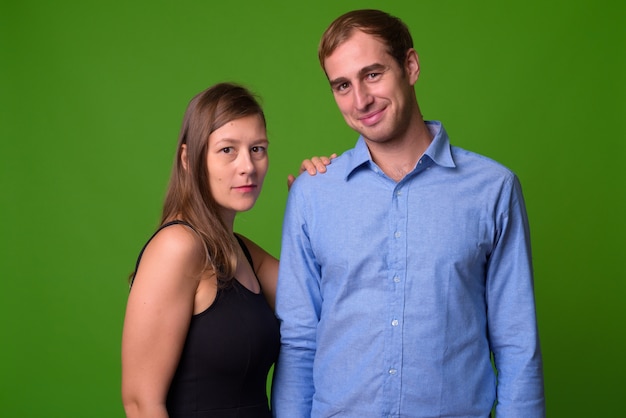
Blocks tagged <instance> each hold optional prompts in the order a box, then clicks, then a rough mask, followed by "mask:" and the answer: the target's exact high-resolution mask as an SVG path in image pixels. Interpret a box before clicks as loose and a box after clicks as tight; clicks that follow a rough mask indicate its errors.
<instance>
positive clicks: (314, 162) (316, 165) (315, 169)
mask: <svg viewBox="0 0 626 418" xmlns="http://www.w3.org/2000/svg"><path fill="white" fill-rule="evenodd" d="M335 158H337V154H335V153H333V154H331V155H330V157H325V156H322V157H311V158H310V159H306V160H304V161H302V164H300V171H299V172H298V175H300V174H302V173H304V172H305V171H306V172H307V173H309V174H310V175H311V176H314V175H316V174H317V173H325V172H326V166H327V165H329V164H330V163H331V161H332V160H333V159H335ZM295 180H296V176H294V175H293V174H289V175H288V176H287V189H288V190H289V189H290V188H291V185H292V184H293V182H294V181H295Z"/></svg>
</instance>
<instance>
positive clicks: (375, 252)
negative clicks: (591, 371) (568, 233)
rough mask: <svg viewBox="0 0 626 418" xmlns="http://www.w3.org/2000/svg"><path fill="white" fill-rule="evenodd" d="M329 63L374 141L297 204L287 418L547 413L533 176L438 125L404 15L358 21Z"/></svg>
mask: <svg viewBox="0 0 626 418" xmlns="http://www.w3.org/2000/svg"><path fill="white" fill-rule="evenodd" d="M319 58H320V63H321V65H322V68H323V69H324V71H325V73H326V76H327V77H328V80H329V82H330V85H331V88H332V91H333V95H334V97H335V100H336V102H337V106H338V107H339V110H340V111H341V113H342V114H343V116H344V118H345V121H346V123H347V124H348V125H349V126H350V127H352V128H353V129H354V130H356V131H357V132H358V133H360V137H359V139H358V142H357V143H356V146H355V147H354V148H353V149H351V150H349V151H347V152H346V153H344V154H343V155H341V156H340V157H338V158H336V159H334V160H333V162H332V164H331V165H330V166H328V167H327V168H328V170H327V172H326V174H324V175H321V176H315V177H310V176H300V177H299V178H298V179H297V180H296V182H295V183H294V185H293V187H292V189H291V191H290V194H289V198H288V203H287V209H286V214H285V221H284V228H283V242H282V253H281V257H280V260H281V263H280V273H279V281H278V295H277V315H278V317H279V318H280V321H281V335H282V348H281V352H280V356H279V360H278V364H277V367H276V371H275V375H274V384H273V395H272V403H273V410H274V413H275V416H277V417H279V418H296V417H314V418H317V417H342V418H343V417H354V418H367V417H481V418H484V417H487V416H489V414H490V412H491V410H492V408H493V406H494V405H496V413H497V417H498V418H506V417H524V418H529V417H542V416H544V415H545V412H544V395H543V374H542V363H541V353H540V348H539V339H538V333H537V325H536V318H535V302H534V295H533V277H532V265H531V252H530V242H529V232H528V223H527V217H526V211H525V208H524V202H523V197H522V192H521V189H520V184H519V182H518V179H517V178H516V176H515V175H514V174H513V173H512V172H511V171H509V170H508V169H507V168H505V167H503V166H502V165H500V164H498V163H496V162H494V161H492V160H489V159H488V158H485V157H482V156H479V155H477V154H474V153H471V152H468V151H465V150H462V149H460V148H457V147H453V146H451V145H450V142H449V138H448V135H447V134H446V131H445V130H444V128H443V126H442V125H441V123H440V122H425V121H424V120H423V118H422V114H421V112H420V108H419V106H418V103H417V99H416V97H415V91H414V88H413V86H414V84H415V82H416V81H417V79H418V76H419V71H420V67H419V61H418V56H417V53H416V52H415V50H414V49H413V41H412V39H411V35H410V33H409V31H408V29H407V28H406V26H405V25H404V24H403V23H402V22H401V21H400V20H399V19H397V18H395V17H392V16H389V15H388V14H386V13H384V12H381V11H375V10H360V11H353V12H349V13H347V14H345V15H343V16H341V17H339V18H338V19H337V20H335V21H334V22H333V23H332V24H331V25H330V27H329V28H328V29H327V30H326V32H325V33H324V35H323V37H322V40H321V43H320V48H319ZM492 359H493V365H494V366H495V369H496V370H497V379H496V372H494V367H493V366H492Z"/></svg>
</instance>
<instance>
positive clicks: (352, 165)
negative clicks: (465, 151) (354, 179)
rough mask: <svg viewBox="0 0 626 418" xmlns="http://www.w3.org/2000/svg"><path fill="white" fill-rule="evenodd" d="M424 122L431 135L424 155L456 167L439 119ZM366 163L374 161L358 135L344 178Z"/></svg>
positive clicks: (446, 134)
mask: <svg viewBox="0 0 626 418" xmlns="http://www.w3.org/2000/svg"><path fill="white" fill-rule="evenodd" d="M425 123H426V127H427V128H428V129H429V130H430V133H431V135H432V136H433V141H432V142H431V143H430V145H429V146H428V148H427V149H426V151H425V152H424V155H425V156H428V157H429V158H430V159H431V160H433V162H434V163H435V164H437V165H440V166H442V167H456V164H454V160H453V159H452V152H451V150H450V138H449V137H448V133H447V132H446V130H445V129H444V127H443V124H442V123H441V122H439V121H425ZM366 164H374V162H373V161H372V156H371V155H370V152H369V149H368V148H367V144H366V143H365V140H364V139H363V136H359V139H358V141H357V142H356V145H355V146H354V150H353V152H352V153H351V155H350V161H349V162H348V164H347V166H346V177H345V178H346V180H347V179H348V177H350V174H352V173H353V172H354V171H355V170H356V169H357V168H359V167H361V166H364V165H366Z"/></svg>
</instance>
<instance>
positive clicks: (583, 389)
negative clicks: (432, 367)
mask: <svg viewBox="0 0 626 418" xmlns="http://www.w3.org/2000/svg"><path fill="white" fill-rule="evenodd" d="M619 3H620V2H614V1H608V0H607V1H604V0H589V1H577V0H570V1H550V0H525V1H516V2H511V3H509V2H502V1H478V2H469V1H468V2H462V1H446V0H424V1H404V2H400V1H333V0H323V1H316V2H297V1H282V2H281V1H273V2H272V1H269V2H268V1H264V2H259V1H249V2H228V1H227V2H221V3H213V2H209V1H204V2H200V1H185V0H183V1H178V2H172V1H158V0H157V1H154V0H153V1H146V0H142V1H134V2H133V1H119V0H109V1H106V2H85V1H68V0H60V1H54V2H53V1H39V2H37V1H20V2H17V1H8V0H2V2H1V3H0V4H1V6H0V139H1V145H0V147H1V148H0V169H1V170H2V171H1V180H0V181H1V183H0V187H1V189H0V190H1V194H0V199H2V200H1V204H0V218H1V223H0V237H1V245H2V248H1V249H0V263H1V264H0V274H1V279H0V318H1V319H0V321H1V322H0V325H1V327H0V332H1V343H0V355H1V365H0V370H1V371H0V415H2V416H5V417H96V416H97V417H121V416H123V409H122V405H121V401H120V395H119V392H120V389H119V386H120V337H121V328H122V321H123V316H124V309H125V302H126V297H127V293H128V287H127V282H126V280H127V276H128V274H129V273H130V272H131V271H132V269H133V266H134V262H135V260H136V257H137V254H138V252H139V250H140V248H141V246H142V245H143V244H144V242H145V240H146V239H147V238H148V237H149V236H150V234H151V233H152V231H153V230H154V228H155V227H156V226H157V222H158V218H159V214H160V208H161V202H162V198H163V195H164V191H165V187H166V183H167V180H168V178H169V172H170V167H171V162H172V158H173V152H174V148H175V143H176V138H177V135H178V130H179V127H180V123H181V119H182V115H183V112H184V109H185V106H186V105H187V103H188V101H189V99H190V98H191V97H192V96H193V95H194V94H195V93H197V92H199V91H200V90H202V89H204V88H206V87H207V86H209V85H211V84H213V83H215V82H218V81H225V80H229V81H238V82H242V83H245V84H246V85H247V86H249V87H250V88H251V89H253V90H254V91H255V92H257V93H258V94H259V95H261V96H262V98H263V104H264V107H265V110H266V113H267V118H268V123H269V136H270V140H271V147H270V155H271V169H270V172H269V174H268V177H267V180H266V183H265V189H264V192H263V194H262V196H261V198H260V200H259V202H258V204H257V206H256V207H255V209H253V210H252V211H250V212H248V213H244V214H241V215H240V217H239V219H238V221H237V228H238V230H239V231H240V232H242V233H244V234H247V235H248V236H250V237H251V238H252V239H254V240H256V241H257V242H258V243H260V244H261V245H262V246H264V247H265V248H267V249H268V250H269V251H270V252H272V253H273V254H275V255H278V254H279V247H280V239H279V237H280V230H281V222H282V215H283V209H284V204H285V199H286V195H287V190H286V176H287V174H288V173H289V172H295V171H296V170H297V169H298V166H299V163H300V161H301V160H302V159H303V158H305V157H310V156H313V155H320V154H322V155H328V154H330V153H331V152H341V151H344V150H346V149H347V148H350V147H351V146H352V145H353V144H354V142H355V140H356V135H355V134H354V133H353V132H352V131H350V130H349V129H348V128H347V127H345V126H344V122H343V119H342V118H341V116H340V114H339V112H338V111H337V109H336V106H335V104H334V101H333V99H332V96H331V93H330V91H329V88H328V86H327V83H326V80H325V78H324V75H323V73H322V71H321V70H320V68H319V66H318V62H317V56H316V48H317V43H318V40H319V37H320V35H321V33H322V31H323V30H324V28H325V27H326V25H327V24H328V23H330V21H331V20H332V19H334V18H335V17H336V16H338V15H339V14H341V13H343V12H345V11H348V10H350V9H355V8H368V7H373V8H382V9H385V10H387V11H389V12H391V13H392V14H395V15H398V16H400V17H401V18H402V19H403V20H405V22H406V23H407V24H408V25H409V27H410V28H411V30H412V33H413V35H414V39H415V46H416V49H417V51H418V53H419V55H420V61H421V66H422V69H421V77H420V80H419V81H418V84H417V86H416V90H417V94H418V98H419V101H420V104H421V108H422V111H423V112H424V114H425V117H426V118H427V119H439V120H442V121H443V122H444V124H445V126H446V129H447V130H448V133H449V134H450V136H451V138H452V141H453V143H454V144H455V145H458V146H461V147H464V148H467V149H470V150H473V151H477V152H479V153H482V154H485V155H487V156H489V157H492V158H494V159H496V160H498V161H500V162H502V163H504V164H505V165H507V166H509V167H510V168H511V169H513V170H514V171H515V172H516V173H517V174H518V175H519V177H520V179H521V181H522V184H523V187H524V193H525V197H526V201H527V206H528V212H529V217H530V222H531V230H532V238H533V250H534V263H535V273H536V295H537V305H538V306H537V309H538V315H539V327H540V332H541V338H542V345H543V353H544V362H545V378H546V396H547V411H548V416H549V417H583V416H589V417H590V416H593V417H617V416H623V413H624V412H623V410H624V407H623V399H622V398H623V395H624V394H625V393H626V383H625V375H626V362H625V360H624V359H625V357H626V356H625V355H624V352H625V349H626V332H625V330H626V328H625V325H624V324H625V321H624V320H625V319H626V285H625V280H626V269H625V267H624V264H623V263H624V260H625V259H626V245H625V244H624V237H625V236H626V222H625V217H626V203H625V200H626V182H625V175H624V169H625V168H626V164H625V162H624V160H625V158H626V153H625V150H624V140H625V139H626V126H625V120H626V105H625V103H626V100H625V97H626V96H625V95H626V91H625V85H626V77H625V74H626V65H625V60H626V48H625V44H626V33H625V27H626V12H625V11H624V10H625V8H624V7H623V5H620V4H619ZM353 216H365V215H364V214H353Z"/></svg>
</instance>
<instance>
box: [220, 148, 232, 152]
mask: <svg viewBox="0 0 626 418" xmlns="http://www.w3.org/2000/svg"><path fill="white" fill-rule="evenodd" d="M220 152H222V153H224V154H230V153H232V152H233V147H226V148H222V149H221V150H220Z"/></svg>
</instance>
